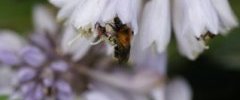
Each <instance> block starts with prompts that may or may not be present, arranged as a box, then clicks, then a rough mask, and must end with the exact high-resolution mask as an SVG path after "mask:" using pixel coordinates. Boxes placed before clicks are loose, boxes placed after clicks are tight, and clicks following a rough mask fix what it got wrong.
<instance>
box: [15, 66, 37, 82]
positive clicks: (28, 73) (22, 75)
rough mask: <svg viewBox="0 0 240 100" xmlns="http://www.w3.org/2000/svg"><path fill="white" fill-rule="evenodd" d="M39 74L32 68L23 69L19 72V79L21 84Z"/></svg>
mask: <svg viewBox="0 0 240 100" xmlns="http://www.w3.org/2000/svg"><path fill="white" fill-rule="evenodd" d="M36 74H37V72H36V71H35V70H34V69H31V68H22V69H20V70H19V72H18V74H17V77H18V80H19V81H20V82H25V81H29V80H31V79H33V78H34V77H35V76H36Z"/></svg>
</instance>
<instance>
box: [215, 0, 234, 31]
mask: <svg viewBox="0 0 240 100" xmlns="http://www.w3.org/2000/svg"><path fill="white" fill-rule="evenodd" d="M211 1H212V4H213V6H214V7H215V9H216V11H217V13H218V16H219V20H220V22H221V23H220V24H222V27H221V28H220V32H222V33H225V32H226V31H228V30H230V29H231V28H234V27H236V26H238V22H237V18H236V16H235V15H234V13H233V11H232V9H231V7H230V4H229V2H228V0H211Z"/></svg>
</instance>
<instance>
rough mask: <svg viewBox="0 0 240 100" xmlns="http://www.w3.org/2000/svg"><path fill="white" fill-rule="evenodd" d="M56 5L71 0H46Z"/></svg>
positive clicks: (61, 4) (58, 5)
mask: <svg viewBox="0 0 240 100" xmlns="http://www.w3.org/2000/svg"><path fill="white" fill-rule="evenodd" d="M48 1H49V2H50V3H52V4H53V5H54V6H56V7H59V8H60V7H63V6H64V5H65V4H66V3H67V2H71V0H48Z"/></svg>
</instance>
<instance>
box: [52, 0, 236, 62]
mask: <svg viewBox="0 0 240 100" xmlns="http://www.w3.org/2000/svg"><path fill="white" fill-rule="evenodd" d="M50 2H51V3H52V4H54V5H55V6H57V7H59V8H60V11H59V13H58V19H59V20H63V19H65V20H67V21H66V22H67V23H70V24H71V25H73V26H74V27H75V28H76V29H77V30H78V31H79V32H80V34H82V35H85V36H87V37H88V36H90V37H93V38H94V37H96V35H94V34H95V33H96V30H95V27H94V26H95V24H96V23H100V24H101V25H106V24H108V23H111V21H112V19H113V18H114V17H116V16H118V17H119V18H120V20H121V21H122V22H123V23H126V24H128V26H129V27H131V28H132V29H133V30H134V33H139V34H137V35H134V38H133V43H132V45H138V46H136V47H138V48H136V49H139V50H142V51H144V50H145V49H147V48H149V47H150V46H151V45H156V47H155V48H156V50H157V51H158V52H159V53H162V52H164V51H165V50H166V48H167V46H168V43H169V40H170V36H171V34H170V33H171V23H173V25H172V26H173V28H174V32H175V34H176V35H175V36H176V38H177V42H178V44H179V50H180V53H181V54H182V55H184V56H186V57H187V58H189V59H191V60H193V59H196V58H197V56H198V55H199V54H200V53H201V52H203V51H204V50H205V49H207V48H208V45H207V42H208V41H209V40H210V39H211V38H213V36H215V35H218V34H220V33H221V34H223V33H226V32H228V31H229V30H230V29H232V28H233V27H235V26H237V21H236V18H235V16H234V14H233V12H232V11H231V8H230V5H229V3H228V1H227V0H192V1H186V0H172V2H171V1H169V0H146V1H145V0H120V1H119V0H91V1H87V0H71V1H65V0H50ZM170 8H172V9H170ZM91 39H92V38H91ZM93 40H94V39H92V40H91V41H93ZM134 41H135V42H134ZM132 52H135V50H133V51H132Z"/></svg>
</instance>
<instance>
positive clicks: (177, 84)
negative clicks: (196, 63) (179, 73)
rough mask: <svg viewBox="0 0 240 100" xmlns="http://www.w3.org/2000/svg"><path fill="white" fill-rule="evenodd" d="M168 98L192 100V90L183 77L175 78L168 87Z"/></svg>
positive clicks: (170, 99) (168, 99) (172, 99)
mask: <svg viewBox="0 0 240 100" xmlns="http://www.w3.org/2000/svg"><path fill="white" fill-rule="evenodd" d="M166 99H167V100H192V90H191V87H190V86H189V84H188V83H187V81H186V80H185V79H183V78H180V77H178V78H174V79H173V80H172V81H170V83H169V84H168V85H167V88H166Z"/></svg>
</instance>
